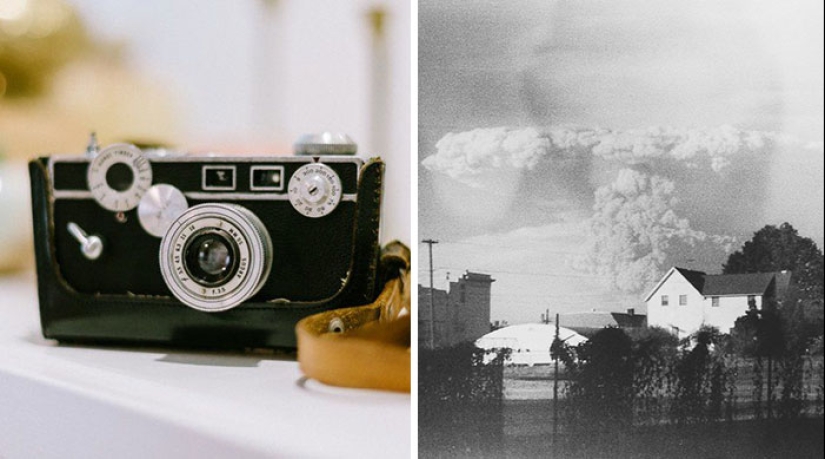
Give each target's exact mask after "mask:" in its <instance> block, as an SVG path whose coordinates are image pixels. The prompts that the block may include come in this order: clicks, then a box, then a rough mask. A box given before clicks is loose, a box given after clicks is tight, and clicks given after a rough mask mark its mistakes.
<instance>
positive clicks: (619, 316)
mask: <svg viewBox="0 0 825 459" xmlns="http://www.w3.org/2000/svg"><path fill="white" fill-rule="evenodd" d="M645 320H646V317H645V315H644V314H633V315H631V314H627V313H624V312H608V311H590V312H580V313H571V314H561V315H559V324H560V325H563V326H565V327H567V328H570V329H573V330H585V329H591V328H593V329H599V328H607V327H619V328H632V327H641V326H643V325H644V323H645Z"/></svg>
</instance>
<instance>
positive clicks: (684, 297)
mask: <svg viewBox="0 0 825 459" xmlns="http://www.w3.org/2000/svg"><path fill="white" fill-rule="evenodd" d="M679 306H687V295H679Z"/></svg>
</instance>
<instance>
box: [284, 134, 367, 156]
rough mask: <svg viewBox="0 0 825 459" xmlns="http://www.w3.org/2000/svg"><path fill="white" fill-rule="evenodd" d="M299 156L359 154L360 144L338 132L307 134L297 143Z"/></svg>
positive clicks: (296, 148)
mask: <svg viewBox="0 0 825 459" xmlns="http://www.w3.org/2000/svg"><path fill="white" fill-rule="evenodd" d="M294 147H295V154H296V155H298V156H325V155H348V156H352V155H354V154H355V153H356V152H358V144H356V143H355V141H354V140H352V139H351V138H350V136H348V135H346V134H342V133H336V132H322V133H320V134H305V135H302V136H301V137H299V138H298V140H297V141H296V142H295V145H294Z"/></svg>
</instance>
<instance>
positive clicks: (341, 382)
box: [295, 241, 411, 392]
mask: <svg viewBox="0 0 825 459" xmlns="http://www.w3.org/2000/svg"><path fill="white" fill-rule="evenodd" d="M381 265H382V267H383V269H384V270H385V271H389V272H392V271H395V272H396V273H397V274H395V276H394V277H392V278H390V279H389V280H388V281H387V283H386V284H385V286H384V290H383V291H382V292H381V294H380V295H379V296H378V298H377V299H376V300H375V301H374V302H373V303H370V304H367V305H364V306H356V307H351V308H343V309H335V310H332V311H327V312H324V313H321V314H315V315H313V316H309V317H307V318H305V319H303V320H301V321H300V322H298V324H297V325H296V327H295V333H296V335H297V338H298V364H299V365H300V367H301V371H303V372H304V374H305V375H306V376H308V377H310V378H314V379H317V380H318V381H321V382H323V383H326V384H330V385H334V386H343V387H362V388H371V389H385V390H393V391H402V392H403V391H406V392H409V391H410V315H411V310H410V285H409V283H410V277H409V276H410V274H409V266H410V251H409V249H408V248H407V247H406V246H404V245H403V244H401V243H400V242H397V241H396V242H391V243H390V244H387V246H386V247H385V248H384V250H383V251H382V254H381Z"/></svg>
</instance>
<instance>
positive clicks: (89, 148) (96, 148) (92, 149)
mask: <svg viewBox="0 0 825 459" xmlns="http://www.w3.org/2000/svg"><path fill="white" fill-rule="evenodd" d="M98 153H100V144H98V143H97V134H95V133H94V132H92V133H91V134H89V143H87V144H86V156H87V157H89V158H94V157H96V156H97V155H98Z"/></svg>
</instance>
